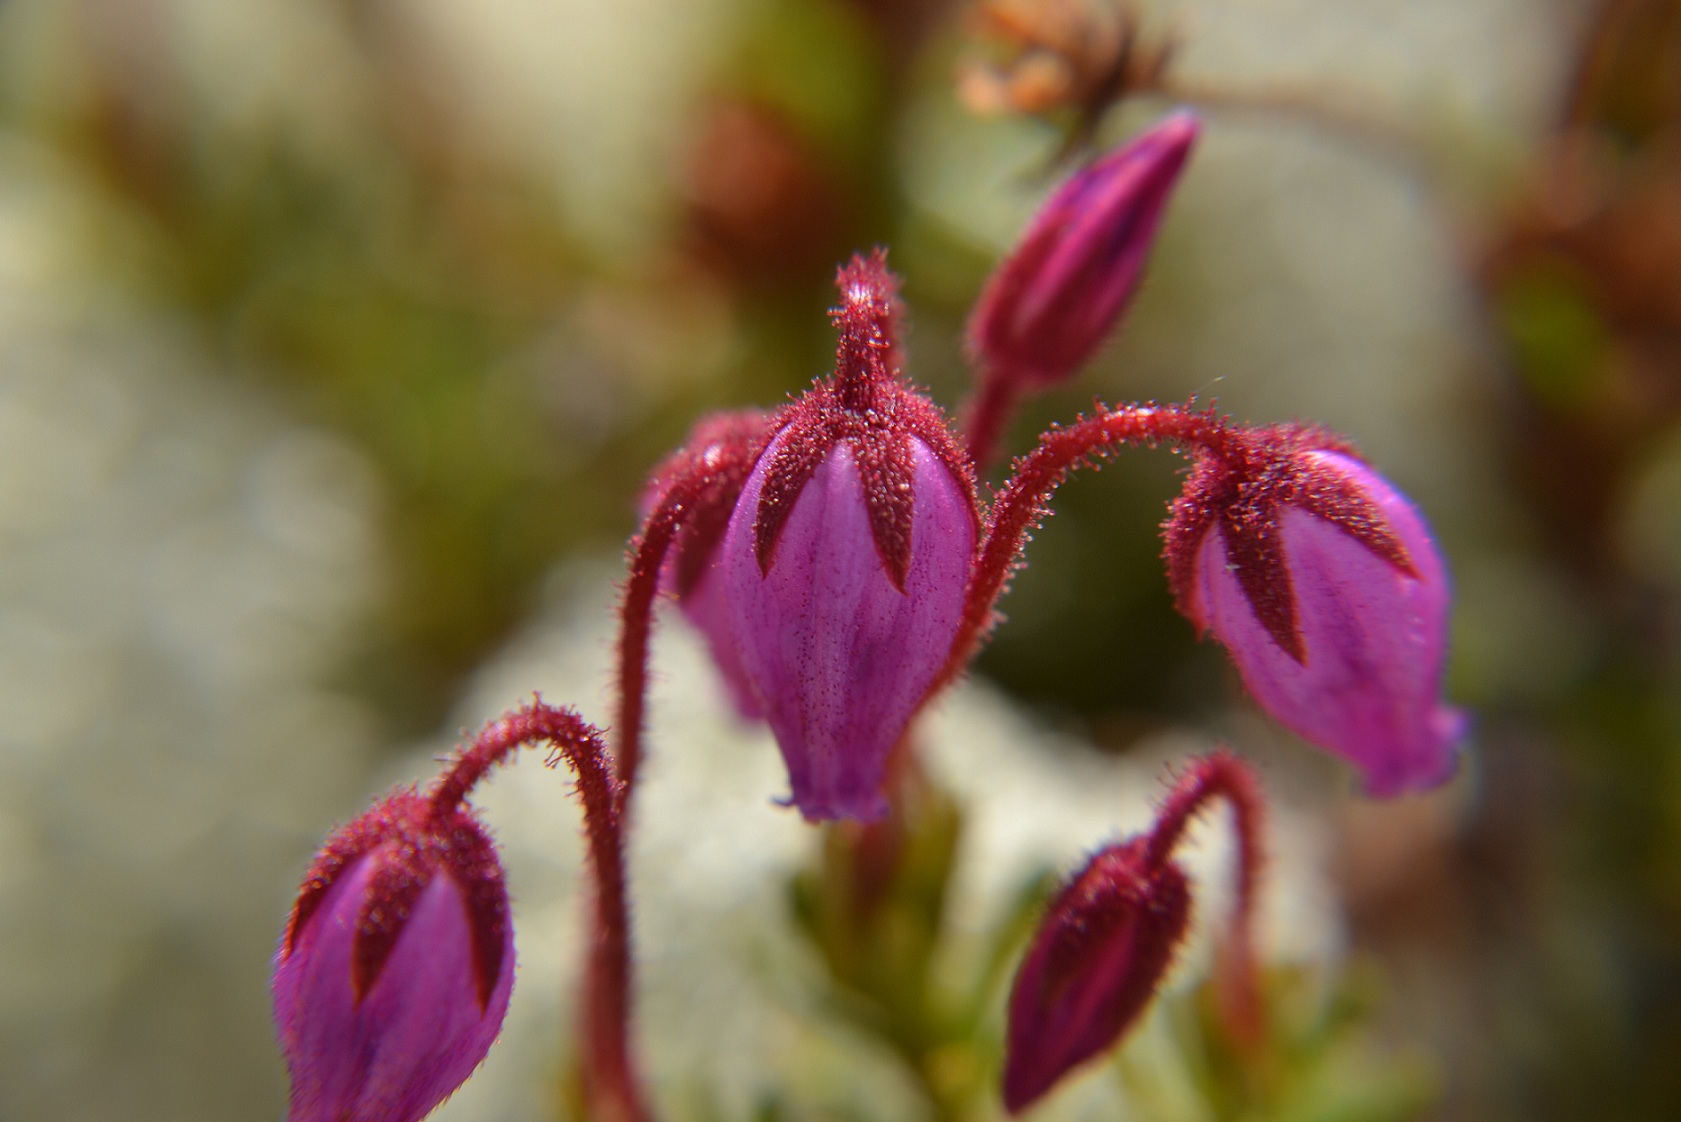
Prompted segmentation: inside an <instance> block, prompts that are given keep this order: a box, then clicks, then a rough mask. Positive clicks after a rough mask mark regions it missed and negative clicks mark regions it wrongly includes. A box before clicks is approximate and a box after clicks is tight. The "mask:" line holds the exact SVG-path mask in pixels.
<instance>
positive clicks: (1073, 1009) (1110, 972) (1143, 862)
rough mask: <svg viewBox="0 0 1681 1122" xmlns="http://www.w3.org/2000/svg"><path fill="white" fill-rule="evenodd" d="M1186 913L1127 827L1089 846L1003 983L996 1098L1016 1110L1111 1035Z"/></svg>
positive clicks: (1174, 868)
mask: <svg viewBox="0 0 1681 1122" xmlns="http://www.w3.org/2000/svg"><path fill="white" fill-rule="evenodd" d="M1189 919H1190V890H1189V888H1188V886H1187V884H1186V881H1185V874H1184V873H1183V872H1182V871H1180V869H1179V867H1178V865H1176V864H1174V863H1173V862H1172V861H1165V860H1164V861H1160V862H1156V863H1154V865H1152V862H1151V860H1150V854H1149V839H1148V838H1146V837H1136V838H1133V839H1131V840H1129V841H1127V842H1124V843H1122V844H1120V845H1113V846H1110V847H1109V848H1107V849H1104V850H1102V851H1101V852H1099V853H1098V854H1097V855H1096V856H1094V857H1093V858H1092V859H1091V860H1090V861H1089V862H1087V864H1086V867H1085V868H1084V869H1082V870H1081V871H1080V872H1079V873H1078V874H1076V875H1075V877H1074V879H1073V880H1071V881H1070V882H1069V883H1068V884H1067V885H1066V886H1065V887H1064V888H1063V889H1062V891H1061V892H1059V893H1058V894H1057V896H1056V898H1055V899H1054V900H1052V901H1051V905H1050V907H1049V908H1048V909H1046V912H1045V918H1044V920H1043V921H1042V922H1041V923H1040V925H1039V929H1038V931H1037V932H1036V933H1035V934H1034V936H1033V942H1032V944H1031V945H1030V946H1029V947H1028V950H1027V954H1026V956H1025V957H1024V958H1023V959H1022V964H1021V967H1020V969H1019V970H1018V971H1017V972H1016V980H1015V984H1014V985H1013V986H1012V988H1011V990H1010V1009H1009V1027H1008V1036H1007V1040H1006V1048H1005V1062H1004V1107H1005V1109H1006V1110H1008V1111H1009V1112H1010V1113H1011V1114H1019V1113H1020V1112H1021V1111H1022V1110H1024V1109H1025V1108H1026V1107H1028V1106H1029V1105H1030V1104H1032V1103H1033V1102H1034V1101H1035V1100H1037V1099H1038V1098H1039V1097H1040V1096H1042V1095H1043V1094H1045V1093H1046V1092H1047V1091H1049V1090H1050V1089H1051V1088H1052V1087H1053V1086H1055V1085H1056V1083H1057V1082H1058V1081H1059V1080H1061V1079H1062V1077H1063V1076H1064V1075H1066V1074H1067V1073H1068V1072H1069V1070H1071V1069H1072V1068H1074V1067H1076V1066H1078V1065H1080V1064H1082V1063H1084V1062H1085V1061H1087V1060H1090V1059H1092V1058H1093V1057H1094V1056H1098V1055H1100V1054H1102V1053H1103V1052H1106V1051H1108V1050H1109V1048H1110V1047H1111V1046H1112V1045H1114V1044H1115V1042H1116V1041H1118V1040H1119V1039H1120V1038H1121V1036H1122V1035H1123V1034H1124V1033H1125V1032H1126V1031H1127V1029H1128V1028H1130V1027H1131V1025H1132V1023H1133V1022H1134V1021H1135V1020H1137V1018H1138V1015H1139V1014H1140V1013H1141V1012H1143V1010H1144V1008H1145V1006H1147V1005H1148V1004H1149V1003H1150V1000H1151V999H1152V998H1153V997H1155V995H1156V990H1157V988H1158V987H1159V986H1160V985H1161V981H1162V978H1163V977H1164V976H1165V975H1166V974H1167V970H1168V967H1169V966H1171V965H1172V964H1173V956H1174V952H1175V951H1176V950H1177V949H1178V947H1179V945H1180V944H1181V943H1182V942H1183V940H1184V938H1185V928H1186V924H1187V923H1188V921H1189Z"/></svg>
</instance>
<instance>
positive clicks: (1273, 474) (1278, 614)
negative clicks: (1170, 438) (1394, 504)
mask: <svg viewBox="0 0 1681 1122" xmlns="http://www.w3.org/2000/svg"><path fill="white" fill-rule="evenodd" d="M1314 452H1334V453H1337V454H1338V455H1342V456H1349V457H1353V458H1356V459H1358V458H1359V457H1358V454H1357V453H1356V452H1355V451H1354V449H1353V448H1352V447H1351V446H1350V445H1349V444H1347V443H1346V442H1345V441H1341V440H1338V439H1337V438H1335V437H1333V436H1331V435H1329V434H1328V433H1325V432H1323V431H1322V430H1319V429H1315V428H1310V427H1306V426H1299V425H1277V426H1271V427H1268V428H1261V429H1239V428H1235V427H1234V428H1227V429H1225V430H1224V431H1223V432H1222V433H1221V434H1220V437H1219V439H1218V440H1217V441H1214V442H1211V443H1209V444H1208V445H1205V446H1203V447H1200V448H1198V450H1197V454H1196V455H1197V459H1196V464H1195V466H1194V467H1193V468H1192V469H1191V475H1190V478H1189V479H1187V480H1186V482H1185V489H1184V491H1183V492H1181V494H1180V496H1179V497H1178V498H1177V499H1175V500H1174V502H1173V505H1172V507H1171V508H1170V509H1169V512H1168V518H1167V521H1166V523H1164V524H1163V526H1162V532H1163V538H1164V542H1165V545H1164V549H1163V555H1164V557H1165V558H1166V560H1167V570H1168V581H1169V583H1170V584H1171V586H1172V588H1173V595H1174V599H1175V600H1176V602H1177V603H1178V605H1179V610H1180V611H1181V612H1183V613H1184V614H1185V615H1187V616H1189V617H1191V618H1192V619H1193V620H1195V619H1196V612H1195V611H1194V609H1193V605H1194V604H1195V602H1196V600H1195V596H1194V592H1193V590H1194V587H1195V580H1196V565H1197V557H1198V555H1199V553H1200V552H1201V550H1202V544H1203V540H1204V538H1205V537H1206V536H1207V534H1208V531H1209V530H1210V529H1211V528H1212V527H1213V526H1215V525H1216V524H1218V525H1219V527H1220V533H1221V536H1222V538H1223V541H1224V544H1225V547H1226V563H1227V564H1228V565H1229V566H1230V567H1231V569H1232V571H1233V573H1234V575H1235V576H1236V577H1237V581H1238V584H1239V586H1240V587H1241V588H1242V589H1243V593H1244V596H1245V597H1246V598H1247V599H1248V601H1249V603H1250V605H1251V606H1252V607H1253V608H1254V610H1255V616H1256V618H1257V619H1259V620H1260V622H1261V625H1262V626H1263V627H1265V628H1266V629H1267V633H1268V634H1269V635H1271V636H1272V638H1273V641H1274V642H1276V643H1277V644H1278V645H1279V647H1280V648H1281V649H1283V650H1284V651H1285V652H1287V653H1288V654H1289V655H1290V657H1292V658H1294V659H1295V660H1296V661H1297V662H1302V661H1304V658H1305V650H1304V648H1303V644H1302V637H1301V628H1300V626H1299V623H1298V620H1297V618H1296V597H1295V591H1294V587H1293V585H1292V582H1291V578H1290V570H1289V566H1288V565H1287V564H1286V560H1287V559H1286V557H1285V553H1284V547H1283V545H1282V543H1281V541H1280V534H1279V530H1280V525H1281V513H1282V508H1283V507H1285V506H1295V507H1299V508H1301V509H1302V510H1305V511H1307V512H1308V513H1310V514H1314V515H1317V516H1318V517H1320V518H1323V519H1325V520H1326V521H1327V522H1330V523H1332V524H1333V525H1335V526H1337V527H1339V528H1341V529H1342V530H1344V531H1345V532H1347V533H1348V534H1350V535H1352V536H1353V537H1354V538H1355V539H1356V540H1358V541H1359V542H1361V543H1362V544H1364V545H1365V546H1366V547H1367V548H1368V549H1370V550H1372V552H1374V553H1376V554H1377V555H1378V556H1380V557H1382V558H1383V559H1384V560H1386V561H1388V562H1389V563H1390V564H1392V565H1394V566H1395V567H1396V568H1398V569H1400V570H1402V571H1403V572H1405V573H1406V574H1408V575H1409V576H1413V577H1416V576H1417V575H1418V573H1417V570H1416V569H1415V568H1414V567H1413V562H1412V557H1411V556H1410V555H1409V554H1408V552H1407V547H1406V545H1405V543H1403V542H1402V541H1401V537H1400V535H1399V534H1398V533H1396V531H1395V528H1394V527H1393V526H1392V525H1390V522H1389V520H1388V518H1386V517H1385V516H1384V514H1383V512H1382V510H1380V509H1379V508H1378V506H1377V504H1376V503H1374V502H1373V501H1372V500H1371V499H1370V498H1369V497H1368V496H1367V495H1366V494H1365V493H1364V492H1363V491H1361V489H1360V488H1359V487H1358V486H1357V485H1356V484H1355V483H1354V482H1353V481H1352V480H1351V479H1350V478H1349V477H1348V476H1347V475H1345V474H1343V473H1341V472H1339V471H1337V470H1336V469H1335V468H1334V467H1331V466H1328V465H1327V464H1325V463H1324V462H1323V461H1322V460H1321V459H1319V458H1318V457H1315V456H1313V455H1311V453H1314ZM1199 622H1200V621H1199Z"/></svg>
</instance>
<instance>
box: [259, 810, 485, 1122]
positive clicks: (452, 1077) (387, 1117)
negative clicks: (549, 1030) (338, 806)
mask: <svg viewBox="0 0 1681 1122" xmlns="http://www.w3.org/2000/svg"><path fill="white" fill-rule="evenodd" d="M513 982H514V943H513V925H512V924H511V923H510V922H509V918H508V892H507V888H506V887H505V885H504V883H503V877H502V867H501V863H500V861H499V860H498V859H497V856H496V849H495V846H494V845H493V843H492V842H491V840H490V837H489V835H488V834H487V833H486V832H485V829H484V827H483V826H482V825H481V824H480V823H479V822H478V820H477V819H476V818H475V817H474V816H473V814H472V812H471V811H469V810H468V809H466V808H465V807H464V806H460V805H456V806H454V807H453V808H449V809H442V810H440V809H438V808H437V807H436V806H435V804H434V801H433V800H429V799H427V798H425V797H423V796H421V795H420V794H418V793H416V792H415V791H413V790H399V791H397V792H395V793H393V794H391V795H388V796H386V797H385V798H384V799H382V800H380V801H379V802H377V803H375V804H374V806H373V807H372V808H371V809H370V810H368V811H367V812H366V813H365V814H363V815H362V816H361V817H360V818H357V819H356V820H355V821H353V822H351V823H350V824H349V825H347V826H345V827H343V828H342V829H340V830H339V831H337V832H336V833H335V834H333V836H332V837H331V838H329V839H328V841H327V843H326V844H325V845H324V846H323V847H322V849H321V851H320V853H319V854H317V856H316V858H315V862H314V864H313V865H312V866H311V867H310V870H309V873H308V875H307V876H306V877H305V878H304V883H303V889H302V891H301V892H300V893H299V896H298V900H297V904H296V905H295V907H294V908H293V910H292V916H291V919H290V921H289V922H288V923H287V925H286V931H285V933H284V934H283V935H282V937H281V941H280V948H279V950H278V951H277V952H276V953H275V960H274V979H273V985H272V990H273V995H274V1019H275V1024H276V1027H277V1028H278V1030H279V1035H280V1043H281V1047H282V1049H283V1051H284V1052H285V1055H286V1066H287V1069H288V1071H289V1072H290V1075H291V1082H292V1094H291V1108H290V1111H289V1113H288V1115H287V1118H288V1120H289V1122H344V1120H345V1119H354V1120H355V1122H418V1120H419V1119H420V1118H422V1117H424V1116H425V1115H426V1114H427V1112H429V1111H430V1110H431V1109H432V1108H433V1107H435V1106H437V1105H438V1104H439V1103H440V1102H442V1101H443V1100H444V1099H445V1098H447V1097H449V1095H450V1093H451V1092H453V1091H454V1090H455V1089H456V1088H457V1087H459V1086H460V1085H461V1084H462V1082H463V1081H465V1080H466V1078H467V1077H468V1076H469V1075H471V1074H472V1072H473V1069H474V1068H476V1067H477V1066H478V1065H479V1062H480V1061H481V1060H483V1059H484V1057H485V1053H486V1052H488V1051H489V1050H490V1046H491V1044H492V1043H493V1042H494V1041H495V1039H496V1034H497V1033H498V1032H499V1031H500V1030H501V1027H502V1018H503V1016H504V1015H505V1014H506V1013H507V1011H508V995H509V993H510V992H511V990H512V988H513Z"/></svg>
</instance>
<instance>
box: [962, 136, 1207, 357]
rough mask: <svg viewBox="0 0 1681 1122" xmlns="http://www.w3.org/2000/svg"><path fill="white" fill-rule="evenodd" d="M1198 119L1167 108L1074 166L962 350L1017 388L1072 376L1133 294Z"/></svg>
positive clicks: (989, 294)
mask: <svg viewBox="0 0 1681 1122" xmlns="http://www.w3.org/2000/svg"><path fill="white" fill-rule="evenodd" d="M1198 128H1199V125H1198V123H1197V119H1196V118H1195V117H1193V116H1191V115H1190V114H1189V113H1175V114H1174V115H1172V116H1170V117H1168V118H1167V119H1166V120H1164V121H1162V122H1161V123H1160V124H1158V125H1156V126H1155V127H1154V128H1152V129H1150V130H1149V131H1148V132H1146V133H1144V134H1143V135H1141V136H1139V137H1137V138H1136V139H1134V140H1133V141H1132V142H1131V143H1130V144H1127V145H1126V146H1125V147H1123V148H1120V149H1117V150H1116V151H1114V152H1111V153H1109V154H1108V155H1106V156H1104V157H1103V158H1101V159H1099V160H1098V161H1097V162H1095V163H1093V164H1092V165H1091V166H1090V167H1088V168H1086V169H1085V170H1083V171H1081V172H1079V173H1078V174H1076V175H1075V176H1073V177H1072V178H1071V179H1069V180H1068V181H1067V182H1066V183H1064V184H1063V185H1062V186H1061V187H1060V188H1058V189H1057V191H1056V193H1055V194H1053V195H1052V196H1051V197H1050V199H1049V200H1048V201H1047V202H1046V203H1045V204H1044V206H1043V207H1041V208H1040V210H1039V213H1038V214H1037V215H1036V216H1035V217H1034V219H1033V223H1032V225H1031V226H1029V227H1028V230H1027V233H1026V234H1024V235H1023V236H1022V239H1021V241H1020V242H1019V243H1018V244H1017V246H1016V248H1015V250H1014V252H1012V253H1011V254H1010V256H1009V257H1008V258H1006V259H1005V260H1004V262H1003V263H1002V264H1000V265H999V266H998V268H997V269H996V270H995V271H994V272H993V274H992V277H991V279H990V280H989V281H988V282H987V285H986V288H985V290H984V291H982V293H981V295H980V299H979V300H978V301H977V302H976V304H975V310H974V313H973V314H972V315H971V316H970V319H969V331H968V335H969V348H970V352H971V354H972V355H973V357H974V360H975V362H976V364H977V365H979V366H981V367H983V368H984V369H986V370H987V371H988V373H989V376H993V377H999V378H1002V379H1004V380H1006V381H1008V382H1010V383H1012V384H1014V385H1015V386H1016V387H1018V388H1028V387H1035V386H1040V387H1042V386H1048V385H1053V384H1055V383H1058V382H1061V381H1064V380H1066V379H1068V378H1071V377H1073V376H1074V374H1075V372H1076V371H1078V370H1079V368H1080V367H1081V366H1083V365H1084V364H1085V362H1086V360H1087V359H1089V358H1090V357H1091V355H1092V352H1093V351H1095V350H1096V349H1097V348H1098V346H1099V345H1100V344H1101V343H1102V342H1103V340H1104V338H1105V337H1106V336H1107V335H1108V334H1109V332H1110V330H1111V329H1112V328H1113V327H1114V326H1115V324H1116V323H1117V322H1118V321H1119V320H1120V317H1121V313H1122V312H1124V311H1125V310H1126V306H1127V304H1128V303H1129V302H1130V301H1131V300H1132V296H1133V293H1135V292H1136V291H1137V290H1138V281H1139V278H1140V276H1141V275H1142V274H1143V272H1144V264H1145V262H1146V261H1147V260H1148V258H1149V254H1150V247H1151V245H1153V244H1154V242H1155V237H1156V228H1157V227H1158V226H1160V224H1161V219H1162V214H1163V212H1165V211H1166V209H1167V202H1168V199H1169V198H1170V197H1171V195H1172V193H1173V187H1174V184H1175V183H1177V182H1178V180H1179V173H1180V171H1181V170H1182V169H1183V168H1184V166H1185V160H1186V158H1187V157H1188V156H1189V155H1190V151H1191V145H1192V143H1193V142H1195V140H1196V136H1197V131H1198Z"/></svg>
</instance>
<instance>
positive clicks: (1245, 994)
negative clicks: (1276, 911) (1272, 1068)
mask: <svg viewBox="0 0 1681 1122" xmlns="http://www.w3.org/2000/svg"><path fill="white" fill-rule="evenodd" d="M1214 799H1225V800H1226V802H1227V803H1228V804H1230V806H1231V808H1232V825H1233V827H1234V830H1235V833H1236V835H1237V884H1236V891H1235V892H1234V893H1233V900H1232V917H1231V928H1230V931H1229V933H1228V935H1227V937H1226V941H1225V943H1224V945H1223V946H1222V947H1221V948H1220V959H1221V960H1220V961H1219V962H1217V964H1216V977H1217V979H1218V982H1217V984H1218V992H1219V1000H1220V1006H1221V1013H1222V1015H1223V1016H1224V1018H1225V1021H1226V1025H1227V1027H1228V1029H1229V1030H1230V1031H1231V1034H1232V1038H1233V1039H1234V1040H1235V1041H1236V1042H1237V1043H1238V1044H1240V1045H1242V1046H1244V1047H1245V1048H1249V1049H1253V1048H1254V1047H1255V1045H1256V1044H1257V1043H1258V1042H1259V1041H1260V1040H1261V1038H1262V1035H1263V1024H1262V1016H1261V993H1260V976H1259V968H1258V966H1257V964H1256V960H1255V937H1254V927H1255V896H1256V892H1257V886H1258V885H1259V884H1260V876H1261V866H1262V864H1263V863H1264V861H1265V860H1266V854H1265V851H1264V850H1263V849H1262V846H1261V827H1262V820H1263V819H1264V817H1265V814H1266V808H1265V804H1264V803H1263V802H1262V799H1261V791H1260V785H1259V783H1257V781H1256V779H1255V773H1254V772H1253V771H1251V770H1250V769H1249V766H1248V765H1247V764H1245V763H1244V762H1243V761H1242V760H1240V759H1238V757H1237V756H1235V755H1233V754H1232V753H1231V752H1228V751H1225V750H1223V749H1222V750H1221V751H1218V752H1215V753H1213V754H1211V755H1208V756H1203V757H1201V758H1199V759H1196V760H1193V761H1192V762H1191V764H1190V766H1189V767H1187V768H1186V769H1185V771H1184V772H1183V773H1182V774H1181V775H1180V776H1179V781H1178V782H1177V783H1176V784H1175V785H1174V788H1173V790H1172V791H1171V792H1169V793H1168V796H1167V801H1166V802H1164V803H1163V804H1162V807H1161V810H1160V811H1159V812H1158V814H1157V815H1156V827H1155V829H1154V830H1153V831H1152V832H1151V834H1150V841H1149V844H1148V847H1147V848H1146V850H1145V854H1144V862H1145V865H1146V866H1147V867H1148V868H1150V869H1159V868H1160V867H1161V866H1162V865H1164V864H1166V863H1167V861H1168V860H1169V858H1171V857H1172V855H1173V850H1174V848H1175V847H1177V846H1178V844H1179V841H1180V839H1181V838H1183V836H1184V833H1185V827H1186V826H1187V825H1189V824H1190V821H1191V819H1192V818H1194V817H1195V816H1196V814H1197V813H1198V812H1199V811H1200V810H1202V809H1203V808H1204V807H1206V806H1207V805H1208V804H1209V803H1210V802H1211V801H1212V800H1214Z"/></svg>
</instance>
